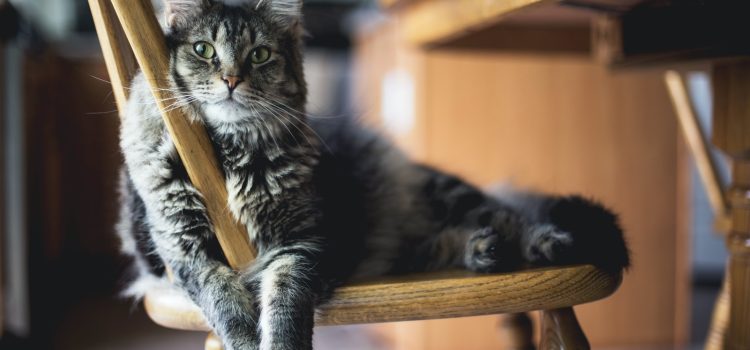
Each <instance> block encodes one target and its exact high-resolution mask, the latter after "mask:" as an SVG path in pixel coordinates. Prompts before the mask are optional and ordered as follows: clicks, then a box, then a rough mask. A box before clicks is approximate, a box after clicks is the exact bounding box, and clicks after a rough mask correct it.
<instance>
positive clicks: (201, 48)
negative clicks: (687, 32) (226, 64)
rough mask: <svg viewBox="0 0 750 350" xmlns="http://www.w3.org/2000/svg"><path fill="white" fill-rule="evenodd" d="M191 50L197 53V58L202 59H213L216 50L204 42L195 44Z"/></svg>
mask: <svg viewBox="0 0 750 350" xmlns="http://www.w3.org/2000/svg"><path fill="white" fill-rule="evenodd" d="M193 50H195V53H197V54H198V56H201V57H203V58H213V57H214V56H216V50H214V47H213V46H211V44H209V43H207V42H205V41H199V42H197V43H195V44H194V45H193Z"/></svg>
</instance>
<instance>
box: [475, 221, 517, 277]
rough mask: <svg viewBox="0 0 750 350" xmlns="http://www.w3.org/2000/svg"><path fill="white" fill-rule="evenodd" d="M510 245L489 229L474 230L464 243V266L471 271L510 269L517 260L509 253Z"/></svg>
mask: <svg viewBox="0 0 750 350" xmlns="http://www.w3.org/2000/svg"><path fill="white" fill-rule="evenodd" d="M511 248H512V245H511V244H509V243H508V242H505V241H504V240H503V239H502V238H501V236H500V234H498V232H497V231H495V230H494V229H493V228H491V227H484V228H481V229H479V230H476V231H475V232H474V233H473V234H472V235H471V237H469V240H468V241H467V242H466V252H465V254H464V265H465V266H466V268H468V269H469V270H471V271H476V272H496V271H500V270H504V269H511V268H513V267H515V266H516V265H517V264H516V263H514V261H516V260H517V259H516V258H514V254H513V253H512V251H511Z"/></svg>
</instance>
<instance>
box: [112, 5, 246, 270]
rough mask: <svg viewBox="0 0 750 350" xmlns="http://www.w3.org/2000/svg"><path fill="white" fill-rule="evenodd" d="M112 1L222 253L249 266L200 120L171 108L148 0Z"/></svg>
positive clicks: (162, 49)
mask: <svg viewBox="0 0 750 350" xmlns="http://www.w3.org/2000/svg"><path fill="white" fill-rule="evenodd" d="M112 5H113V7H114V9H115V12H116V13H117V17H118V18H119V20H120V23H121V24H122V27H123V29H124V32H125V34H126V36H127V38H128V41H129V42H130V45H131V47H132V49H133V52H134V54H135V57H136V59H137V61H138V64H139V66H140V67H141V70H142V71H143V74H144V76H145V77H146V80H147V81H148V83H149V85H150V86H151V92H152V93H153V95H154V98H155V99H156V102H157V105H158V106H159V108H160V109H161V110H162V116H163V117H164V121H165V124H166V125H167V129H168V130H169V133H170V136H171V137H172V141H173V142H174V144H175V146H176V148H177V151H178V153H179V154H180V158H181V159H182V162H183V164H184V165H185V168H186V169H187V172H188V175H189V176H190V180H191V181H192V183H193V185H194V186H195V187H196V188H197V189H198V190H199V191H200V193H201V194H202V195H203V199H204V203H205V205H206V207H207V209H208V213H209V216H210V218H211V223H212V224H213V228H214V232H215V234H216V237H217V238H218V240H219V243H220V244H221V248H222V250H223V252H224V255H225V256H226V258H227V260H228V261H229V264H230V265H231V266H232V267H234V268H241V267H244V266H247V265H249V264H250V263H251V262H252V261H253V259H254V257H255V254H256V252H255V249H254V247H253V246H252V245H251V244H250V242H249V238H248V234H247V230H246V228H245V227H244V226H243V225H241V224H240V223H239V222H238V221H237V220H235V218H234V217H233V215H232V214H231V212H230V211H229V209H228V208H227V190H226V186H225V183H224V176H223V174H222V172H221V171H220V167H219V164H218V162H217V160H216V155H215V153H214V149H213V145H212V144H211V141H210V140H209V138H208V134H207V133H206V130H205V127H204V126H203V125H202V124H199V123H191V122H190V121H189V120H188V119H187V118H185V116H184V115H183V114H182V111H181V110H180V109H173V108H169V104H170V103H169V98H170V97H172V95H171V93H170V92H169V91H168V90H166V89H167V88H168V87H169V86H168V83H167V73H168V68H169V61H168V52H167V49H166V45H165V42H164V35H163V33H162V30H161V28H160V27H159V24H158V23H157V21H156V18H155V17H154V14H153V9H152V8H151V2H150V0H112ZM104 14H105V15H106V12H105V13H104ZM102 17H103V16H102ZM98 21H102V20H101V19H100V20H98Z"/></svg>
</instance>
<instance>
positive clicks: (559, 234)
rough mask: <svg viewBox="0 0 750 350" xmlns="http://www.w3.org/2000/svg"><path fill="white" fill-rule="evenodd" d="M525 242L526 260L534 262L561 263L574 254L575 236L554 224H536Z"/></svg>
mask: <svg viewBox="0 0 750 350" xmlns="http://www.w3.org/2000/svg"><path fill="white" fill-rule="evenodd" d="M527 237H528V238H527V239H526V241H525V242H524V243H523V247H522V250H523V255H524V258H525V259H526V261H528V262H530V263H534V264H560V263H565V262H566V261H569V260H570V259H571V258H572V257H571V254H573V236H572V235H571V234H570V233H569V232H566V231H561V230H559V229H558V228H557V227H556V226H554V225H549V224H544V225H535V226H533V227H532V228H531V230H530V232H529V233H528V235H527Z"/></svg>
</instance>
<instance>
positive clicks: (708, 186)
mask: <svg viewBox="0 0 750 350" xmlns="http://www.w3.org/2000/svg"><path fill="white" fill-rule="evenodd" d="M664 80H665V82H666V84H667V89H668V90H669V96H670V97H671V99H672V104H673V105H674V109H675V115H676V116H677V120H678V122H679V125H680V129H682V134H683V136H684V138H685V141H686V142H687V144H688V147H689V148H690V154H691V155H692V156H693V159H695V165H696V166H697V168H698V173H699V175H700V180H701V182H702V183H703V187H704V188H705V190H706V192H707V194H708V199H709V202H710V203H711V207H712V208H713V210H714V214H715V215H716V217H717V220H718V221H720V222H725V221H726V220H728V218H727V217H728V216H729V208H728V207H727V199H726V196H725V194H724V189H723V188H722V185H721V180H719V175H718V174H719V172H718V170H717V167H716V164H715V162H714V160H713V159H712V157H711V153H710V150H709V146H708V145H709V144H708V139H707V137H706V136H705V133H703V131H702V130H701V127H700V123H699V121H698V117H697V116H696V114H695V110H694V108H693V104H692V103H691V100H690V95H689V94H688V89H687V83H686V82H685V79H684V78H683V76H682V74H681V73H680V72H677V71H674V70H670V71H667V72H666V73H665V75H664Z"/></svg>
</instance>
